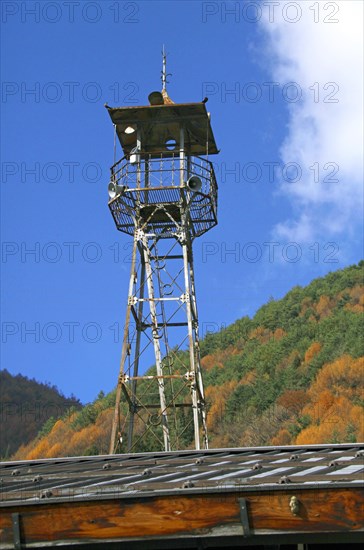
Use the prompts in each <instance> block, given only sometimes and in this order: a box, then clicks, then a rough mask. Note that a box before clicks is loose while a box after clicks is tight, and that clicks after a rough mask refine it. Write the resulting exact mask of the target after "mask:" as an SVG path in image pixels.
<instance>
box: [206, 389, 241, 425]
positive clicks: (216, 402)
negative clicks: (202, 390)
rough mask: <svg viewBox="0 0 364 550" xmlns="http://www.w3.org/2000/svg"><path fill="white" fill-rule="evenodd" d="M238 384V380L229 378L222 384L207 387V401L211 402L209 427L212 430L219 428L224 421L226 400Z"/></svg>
mask: <svg viewBox="0 0 364 550" xmlns="http://www.w3.org/2000/svg"><path fill="white" fill-rule="evenodd" d="M237 385H238V383H237V381H236V380H228V381H227V382H224V384H222V385H221V386H208V387H207V388H206V401H207V402H208V403H211V407H210V408H209V412H208V415H207V427H208V429H210V430H212V431H213V430H214V429H217V428H218V427H219V424H221V423H222V421H223V418H224V413H225V407H226V401H227V400H228V398H229V397H230V395H231V393H232V392H233V391H234V389H235V388H236V386H237Z"/></svg>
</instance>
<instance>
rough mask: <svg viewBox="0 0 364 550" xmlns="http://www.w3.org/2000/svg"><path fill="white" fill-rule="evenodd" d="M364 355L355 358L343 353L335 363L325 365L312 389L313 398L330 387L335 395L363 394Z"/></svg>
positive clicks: (350, 395)
mask: <svg viewBox="0 0 364 550" xmlns="http://www.w3.org/2000/svg"><path fill="white" fill-rule="evenodd" d="M363 369H364V357H359V358H358V359H353V358H352V357H351V356H350V355H343V356H342V357H340V358H339V359H337V360H336V361H334V362H333V363H329V364H327V365H324V366H323V368H322V369H321V370H320V372H319V373H318V375H317V377H316V380H315V382H314V383H313V385H312V387H311V389H310V396H311V398H313V399H315V398H316V397H317V396H318V395H319V394H320V393H321V392H323V391H324V390H326V389H329V390H330V391H331V392H332V393H333V395H335V396H338V395H346V396H347V397H349V398H352V397H353V396H354V395H357V396H362V397H364V396H363V372H364V371H363Z"/></svg>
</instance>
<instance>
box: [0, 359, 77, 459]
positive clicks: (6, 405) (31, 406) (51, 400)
mask: <svg viewBox="0 0 364 550" xmlns="http://www.w3.org/2000/svg"><path fill="white" fill-rule="evenodd" d="M72 406H73V407H74V408H75V410H77V409H80V408H81V403H80V402H79V400H78V399H76V398H75V397H71V398H66V397H64V395H62V394H61V393H60V392H59V391H58V389H57V388H56V387H55V386H50V385H49V384H41V383H40V382H37V381H36V380H30V379H29V378H27V377H26V376H22V375H21V374H18V375H17V376H13V375H12V374H10V373H9V372H8V371H7V370H1V371H0V418H1V429H0V457H1V458H2V459H4V458H6V457H9V456H10V455H11V454H13V453H14V452H15V451H16V449H17V448H18V447H19V446H20V445H22V444H23V445H24V444H26V443H29V441H31V440H32V439H34V438H35V437H36V436H37V434H38V433H39V430H40V429H41V428H42V426H43V425H44V423H45V422H47V421H48V422H52V423H54V422H55V420H56V419H57V418H59V417H62V416H64V414H65V413H66V411H67V410H68V409H69V408H70V407H72Z"/></svg>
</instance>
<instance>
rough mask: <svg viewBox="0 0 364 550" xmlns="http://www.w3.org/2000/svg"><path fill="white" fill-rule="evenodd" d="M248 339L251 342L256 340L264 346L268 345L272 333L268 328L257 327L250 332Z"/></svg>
mask: <svg viewBox="0 0 364 550" xmlns="http://www.w3.org/2000/svg"><path fill="white" fill-rule="evenodd" d="M248 338H249V340H253V339H254V338H256V339H257V340H258V341H259V342H261V343H262V344H266V343H267V342H269V340H270V339H271V338H272V332H271V331H270V330H269V329H268V328H265V327H257V328H255V329H253V330H252V331H251V332H250V334H249V336H248Z"/></svg>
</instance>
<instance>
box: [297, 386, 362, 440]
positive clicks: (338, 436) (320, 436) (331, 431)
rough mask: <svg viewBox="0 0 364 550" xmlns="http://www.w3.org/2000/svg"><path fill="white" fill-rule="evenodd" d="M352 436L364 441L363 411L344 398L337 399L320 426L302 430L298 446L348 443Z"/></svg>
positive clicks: (315, 425)
mask: <svg viewBox="0 0 364 550" xmlns="http://www.w3.org/2000/svg"><path fill="white" fill-rule="evenodd" d="M352 435H354V436H355V439H356V441H362V440H363V437H364V427H363V409H362V408H361V407H360V406H359V405H353V404H352V402H351V401H350V400H349V399H347V397H344V396H343V397H339V398H336V399H335V401H334V402H333V403H332V405H331V407H330V408H329V409H328V410H327V411H326V414H324V415H323V416H322V417H321V418H320V419H319V423H318V424H313V425H311V426H309V427H307V428H305V429H304V430H302V432H301V433H300V434H299V435H298V436H297V438H296V444H297V445H308V444H314V443H339V442H347V441H348V439H349V437H351V436H352Z"/></svg>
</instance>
